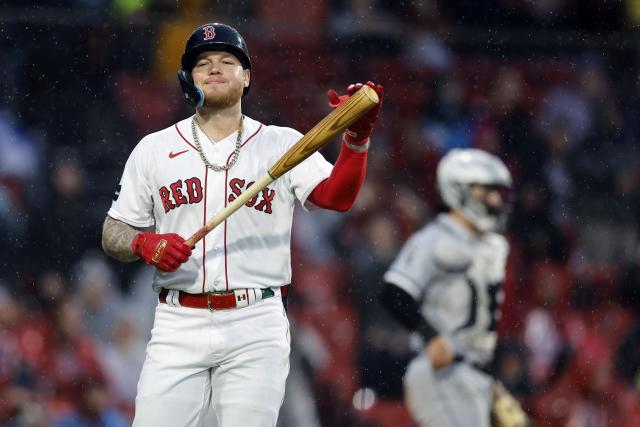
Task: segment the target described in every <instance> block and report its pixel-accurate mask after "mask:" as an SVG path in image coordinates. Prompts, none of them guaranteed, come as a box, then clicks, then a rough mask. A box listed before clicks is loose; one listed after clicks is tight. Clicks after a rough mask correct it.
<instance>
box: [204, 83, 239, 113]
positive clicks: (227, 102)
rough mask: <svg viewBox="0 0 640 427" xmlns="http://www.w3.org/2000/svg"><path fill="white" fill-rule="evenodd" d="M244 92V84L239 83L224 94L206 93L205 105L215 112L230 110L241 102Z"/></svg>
mask: <svg viewBox="0 0 640 427" xmlns="http://www.w3.org/2000/svg"><path fill="white" fill-rule="evenodd" d="M243 91H244V84H243V82H237V84H233V85H231V87H230V88H229V90H227V91H226V92H224V93H213V94H212V93H205V97H204V105H205V106H206V107H208V108H211V109H213V110H223V109H225V108H229V107H231V106H234V105H236V104H237V103H238V102H239V101H240V98H242V92H243Z"/></svg>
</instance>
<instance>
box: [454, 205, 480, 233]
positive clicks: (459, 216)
mask: <svg viewBox="0 0 640 427" xmlns="http://www.w3.org/2000/svg"><path fill="white" fill-rule="evenodd" d="M449 215H450V216H451V218H453V219H454V220H456V221H458V222H459V223H460V224H462V225H463V226H464V228H466V229H467V230H469V231H470V232H472V233H473V234H481V232H480V230H478V229H477V228H476V226H475V225H473V223H472V222H471V221H469V220H468V219H467V218H466V217H465V216H464V215H462V213H460V212H458V211H456V210H452V211H451V212H449Z"/></svg>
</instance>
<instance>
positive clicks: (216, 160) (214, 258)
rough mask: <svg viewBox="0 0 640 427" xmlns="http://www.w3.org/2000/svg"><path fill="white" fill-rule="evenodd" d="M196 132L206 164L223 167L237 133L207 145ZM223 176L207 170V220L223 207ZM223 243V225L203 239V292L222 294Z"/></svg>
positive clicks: (223, 271)
mask: <svg viewBox="0 0 640 427" xmlns="http://www.w3.org/2000/svg"><path fill="white" fill-rule="evenodd" d="M197 132H198V138H200V141H201V146H202V150H203V151H204V154H205V156H206V157H207V159H208V160H209V163H211V164H215V165H220V166H222V165H226V164H227V159H228V158H229V157H230V155H231V154H232V153H233V151H234V150H235V141H236V137H237V133H236V132H234V133H232V134H231V135H229V136H227V137H226V138H224V139H222V140H220V141H218V142H216V143H214V142H212V141H210V140H209V138H208V137H207V136H206V135H205V134H203V133H202V132H200V130H197ZM238 163H239V161H238ZM203 166H204V165H203ZM204 167H206V166H204ZM235 167H238V164H236V165H235ZM226 175H227V174H226V173H225V172H224V171H220V172H215V171H213V170H212V169H209V170H208V191H207V215H206V216H207V220H209V219H210V218H211V217H213V216H214V215H215V214H216V213H217V212H219V211H221V210H222V209H224V207H225V193H226V191H225V190H226V187H227V185H228V184H227V182H226ZM224 239H225V236H224V225H223V224H221V225H220V226H218V227H217V228H216V229H214V230H213V231H211V232H210V233H209V234H208V235H207V236H206V243H205V249H206V252H205V262H204V266H203V268H204V271H203V273H204V276H205V278H204V280H205V283H204V289H203V291H204V292H211V291H221V290H226V267H225V262H226V260H225V248H224V245H225V242H224Z"/></svg>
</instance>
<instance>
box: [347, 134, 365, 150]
mask: <svg viewBox="0 0 640 427" xmlns="http://www.w3.org/2000/svg"><path fill="white" fill-rule="evenodd" d="M342 143H343V144H344V145H346V146H347V147H348V148H350V149H351V150H352V151H367V150H368V149H369V145H370V138H369V136H367V137H366V138H364V139H355V140H354V139H353V138H351V137H350V136H349V133H348V131H347V132H345V134H344V137H343V138H342Z"/></svg>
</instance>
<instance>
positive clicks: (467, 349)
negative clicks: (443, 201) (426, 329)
mask: <svg viewBox="0 0 640 427" xmlns="http://www.w3.org/2000/svg"><path fill="white" fill-rule="evenodd" d="M507 253H508V243H507V241H506V239H505V238H504V237H503V236H501V235H499V234H495V233H485V234H483V235H481V236H478V235H475V234H473V233H471V232H470V231H469V230H467V229H466V228H465V227H464V226H463V225H462V224H460V223H459V222H458V221H456V220H454V219H453V218H452V217H451V216H449V215H448V214H441V215H439V216H438V217H437V218H436V219H435V220H434V221H433V222H432V223H430V224H427V226H425V227H424V228H423V229H421V230H420V231H418V232H417V233H415V234H414V235H413V236H411V238H410V239H409V240H408V241H407V243H406V244H405V246H404V247H403V248H402V250H401V252H400V254H399V255H398V257H397V259H396V260H395V261H394V262H393V264H392V265H391V267H390V268H389V270H388V271H387V272H386V274H385V276H384V279H385V280H386V281H387V282H390V283H392V284H394V285H396V286H398V287H400V288H402V289H403V290H404V291H405V292H407V293H408V294H409V295H411V296H412V297H413V298H414V299H415V300H416V301H418V303H419V304H420V309H421V314H422V315H423V316H424V317H425V319H426V320H427V321H428V322H429V323H430V324H431V325H433V327H434V328H435V329H436V330H437V331H438V332H439V333H440V334H442V335H444V336H445V337H446V339H447V341H448V343H449V344H450V346H451V347H452V348H453V350H454V352H455V354H456V355H457V356H458V359H462V361H461V362H455V363H453V364H452V365H450V366H449V367H447V368H444V369H442V370H440V371H437V372H434V371H433V369H432V367H431V361H430V360H428V356H427V355H426V353H425V352H422V353H420V354H419V355H418V356H417V357H416V358H415V359H414V360H413V361H412V362H411V363H410V365H409V367H408V369H407V372H406V374H405V377H404V385H405V400H406V403H407V406H408V407H409V410H410V411H411V412H412V414H413V416H414V417H415V418H416V420H418V421H419V422H420V425H421V426H422V427H427V426H429V427H431V426H438V427H447V426H450V427H458V426H460V427H466V426H488V425H489V409H490V403H491V396H492V394H491V385H492V383H493V380H492V378H491V377H490V376H489V375H487V374H486V373H484V372H482V371H481V370H480V369H478V368H477V367H478V366H482V365H487V364H489V363H490V362H491V359H492V357H493V351H494V348H495V344H496V339H497V333H496V322H497V320H498V317H499V305H500V302H501V300H502V290H501V288H502V283H503V281H504V271H505V264H506V257H507ZM424 347H425V346H424V345H422V346H421V348H424Z"/></svg>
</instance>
